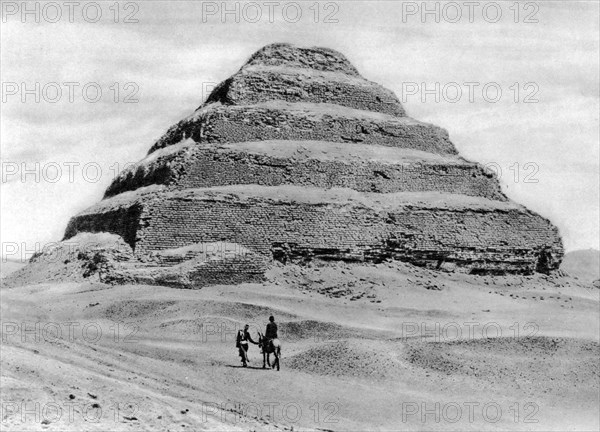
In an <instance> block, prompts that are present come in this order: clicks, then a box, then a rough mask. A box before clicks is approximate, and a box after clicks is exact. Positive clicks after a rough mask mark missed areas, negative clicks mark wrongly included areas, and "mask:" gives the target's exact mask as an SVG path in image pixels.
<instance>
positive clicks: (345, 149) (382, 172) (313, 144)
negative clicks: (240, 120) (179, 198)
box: [105, 140, 506, 201]
mask: <svg viewBox="0 0 600 432" xmlns="http://www.w3.org/2000/svg"><path fill="white" fill-rule="evenodd" d="M152 184H162V185H166V186H170V187H172V188H174V189H188V188H202V187H212V186H227V185H235V184H259V185H265V186H278V185H285V184H291V185H299V186H309V187H319V188H323V189H329V188H334V187H341V188H350V189H354V190H357V191H363V192H383V193H387V192H422V191H440V192H448V193H455V194H463V195H470V196H481V197H485V198H489V199H496V200H501V201H504V200H506V197H505V196H504V195H503V193H502V191H501V189H500V185H499V182H498V179H497V178H496V177H495V176H494V175H493V173H491V172H489V171H487V170H485V169H484V168H483V167H481V166H480V165H478V164H475V163H471V162H467V161H465V160H464V159H462V158H459V157H456V156H439V155H436V154H432V153H425V152H421V151H418V150H410V149H402V148H394V147H383V146H378V145H365V144H354V145H352V146H348V145H347V144H343V143H331V142H322V141H257V142H246V143H235V144H218V145H214V144H196V143H194V142H193V141H191V140H188V141H184V142H182V143H180V144H176V145H173V146H169V147H166V148H163V149H161V150H158V151H156V152H154V153H152V154H150V155H149V156H147V157H146V158H145V159H143V160H142V161H140V162H139V163H137V164H136V165H133V166H131V167H130V168H128V169H127V170H125V171H123V172H122V173H121V174H120V175H119V176H118V177H117V178H116V179H115V180H114V181H113V183H112V184H111V186H110V187H109V188H108V190H107V191H106V195H105V196H106V197H110V196H113V195H116V194H118V193H121V192H125V191H129V190H135V189H137V188H138V187H142V186H149V185H152Z"/></svg>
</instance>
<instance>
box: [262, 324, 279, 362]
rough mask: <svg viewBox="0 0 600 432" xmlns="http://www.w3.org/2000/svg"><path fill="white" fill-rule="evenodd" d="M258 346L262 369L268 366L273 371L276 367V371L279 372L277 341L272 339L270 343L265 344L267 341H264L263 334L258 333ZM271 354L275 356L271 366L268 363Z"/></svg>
mask: <svg viewBox="0 0 600 432" xmlns="http://www.w3.org/2000/svg"><path fill="white" fill-rule="evenodd" d="M258 346H259V347H260V348H261V350H262V353H263V369H266V367H267V366H266V365H269V367H271V368H273V369H274V368H275V366H277V370H279V359H280V358H281V342H279V339H273V340H272V341H271V343H267V339H265V337H264V336H263V334H262V333H261V332H258ZM271 354H274V355H275V361H274V362H273V365H271V362H270V361H269V360H270V359H269V357H270V356H271Z"/></svg>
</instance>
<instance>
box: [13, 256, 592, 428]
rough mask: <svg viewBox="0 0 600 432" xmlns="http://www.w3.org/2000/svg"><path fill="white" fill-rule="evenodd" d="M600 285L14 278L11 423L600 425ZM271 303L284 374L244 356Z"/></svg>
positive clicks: (546, 280)
mask: <svg viewBox="0 0 600 432" xmlns="http://www.w3.org/2000/svg"><path fill="white" fill-rule="evenodd" d="M599 294H600V290H598V289H597V288H594V287H593V285H591V284H589V283H587V282H582V281H580V280H578V279H576V278H575V277H570V276H568V275H565V274H562V275H558V274H557V275H552V276H545V275H535V276H505V277H491V276H470V275H464V274H462V275H461V274H447V273H438V272H434V271H429V270H425V269H422V268H418V267H413V266H410V265H405V264H399V263H383V264H371V265H351V264H342V263H330V264H326V265H324V266H319V267H316V266H308V267H299V266H295V265H288V266H285V267H283V266H281V267H274V268H273V269H271V270H270V271H269V273H268V278H267V280H266V281H265V282H264V283H262V284H242V285H237V286H227V285H218V286H209V287H205V288H202V289H199V290H184V289H175V288H167V287H160V286H141V285H128V286H110V285H104V284H101V283H98V282H95V281H93V280H92V281H84V282H52V283H46V284H37V285H25V286H20V287H6V286H4V287H3V288H2V291H1V306H2V309H1V311H2V356H1V365H2V375H1V380H2V382H1V384H2V430H6V431H16V430H19V431H21V430H22V431H37V430H56V431H58V430H60V431H64V430H69V431H70V430H72V431H81V430H86V431H96V430H97V431H106V430H111V431H112V430H115V431H138V430H149V431H150V430H157V431H158V430H160V431H190V430H246V431H248V430H292V429H293V430H334V431H337V430H350V431H359V430H515V431H522V430H540V431H542V430H543V431H548V430H561V431H562V430H598V428H599V427H600V421H599V415H600V413H599V408H598V407H599V406H600V403H599V402H600V401H599V389H600V386H599V379H600V376H599V365H598V358H599V353H600V348H599V347H600V345H599V343H598V340H599V328H600V322H599V314H598V305H599ZM271 314H273V315H274V316H275V318H276V321H277V323H278V325H279V336H280V339H281V342H282V344H283V349H282V356H283V358H282V360H281V371H279V372H277V371H274V370H272V369H262V356H261V355H260V353H259V350H258V348H257V347H256V346H255V345H251V346H250V359H251V363H250V367H249V368H243V367H241V363H240V359H239V357H238V355H237V350H236V348H235V331H236V330H237V329H240V328H241V327H242V326H243V325H244V324H246V323H248V324H250V331H251V334H252V335H253V337H256V334H257V331H259V330H260V331H263V332H264V326H265V324H266V322H267V319H268V316H269V315H271Z"/></svg>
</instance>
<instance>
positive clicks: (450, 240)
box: [65, 44, 563, 274]
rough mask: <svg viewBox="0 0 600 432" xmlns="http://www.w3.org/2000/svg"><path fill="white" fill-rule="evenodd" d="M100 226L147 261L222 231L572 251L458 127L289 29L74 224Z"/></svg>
mask: <svg viewBox="0 0 600 432" xmlns="http://www.w3.org/2000/svg"><path fill="white" fill-rule="evenodd" d="M98 232H108V233H111V234H116V235H118V236H120V237H122V239H123V240H124V241H125V242H126V243H128V244H129V245H130V246H131V247H132V249H133V251H134V254H135V256H136V257H138V259H140V260H141V261H144V260H146V261H148V260H150V258H149V257H153V256H154V257H156V256H158V255H161V254H163V255H164V254H168V253H169V252H168V251H171V250H179V249H181V248H186V247H187V248H193V247H194V245H202V244H215V243H223V244H234V245H239V247H240V248H241V249H243V250H245V251H251V253H252V254H256V255H257V256H261V257H264V258H265V259H266V260H277V261H280V262H283V263H288V262H297V263H304V262H307V261H314V262H322V260H345V261H357V262H381V261H383V260H389V259H392V260H400V261H406V262H410V263H413V264H416V265H420V266H426V267H429V268H435V269H443V270H448V271H462V272H469V273H475V274H486V273H488V274H504V273H522V274H529V273H532V272H535V271H539V272H548V271H550V270H553V269H556V268H558V265H559V264H560V261H561V258H562V256H563V247H562V241H561V238H560V236H559V234H558V230H557V229H556V227H554V226H553V225H552V224H551V223H550V222H549V221H548V220H546V219H544V218H543V217H541V216H539V215H537V214H535V213H533V212H532V211H530V210H528V209H526V208H524V207H523V206H521V205H518V204H516V203H514V202H512V201H510V200H509V199H508V198H507V197H506V196H505V195H504V194H503V193H502V191H501V188H500V184H499V181H498V179H497V178H496V176H495V175H494V174H493V173H492V172H490V171H488V170H486V169H485V168H484V167H482V166H481V165H479V164H477V163H474V162H470V161H467V160H465V159H464V158H462V157H460V156H459V155H458V152H457V150H456V148H455V147H454V145H453V144H452V142H451V141H450V139H449V136H448V132H447V131H446V130H444V129H442V128H440V127H437V126H435V125H432V124H428V123H423V122H420V121H417V120H415V119H412V118H410V117H408V116H407V115H406V112H405V110H404V108H403V107H402V104H401V103H400V101H399V100H398V98H397V97H396V96H395V95H394V93H393V92H391V91H390V90H387V89H385V88H383V87H382V86H380V85H378V84H376V83H373V82H370V81H368V80H366V79H365V78H363V77H362V76H360V74H359V73H358V71H357V70H356V69H355V68H354V66H352V64H350V62H349V61H348V60H347V59H346V58H345V57H344V56H343V55H342V54H340V53H339V52H336V51H333V50H330V49H326V48H300V47H296V46H292V45H289V44H273V45H268V46H266V47H264V48H262V49H260V50H259V51H257V52H256V53H255V54H254V55H252V57H250V59H249V60H248V61H247V62H246V63H245V64H244V65H243V66H242V68H241V69H240V70H239V71H238V72H237V73H236V74H234V75H233V76H232V77H230V78H229V79H227V80H225V81H223V82H222V83H221V84H220V85H218V86H217V87H216V88H215V89H214V91H213V92H212V93H211V94H210V96H209V97H208V99H207V100H206V102H204V103H203V104H202V105H201V106H200V107H199V108H198V109H197V110H196V111H195V112H194V113H192V114H191V115H190V116H189V117H187V118H184V119H183V120H181V121H180V122H179V123H177V124H175V125H173V126H172V127H171V128H170V129H168V131H167V132H166V133H165V134H164V135H163V136H162V137H161V138H160V139H159V140H158V141H157V142H156V143H155V144H154V145H153V146H152V147H151V149H150V152H149V153H148V155H147V156H146V158H145V159H143V160H142V161H140V162H139V163H137V164H136V165H135V166H132V167H130V168H128V169H126V170H125V171H123V172H122V173H121V174H120V175H119V176H118V178H116V179H115V180H114V182H113V183H112V184H111V185H110V187H109V188H108V189H107V191H106V194H105V197H104V199H103V200H102V201H101V202H99V203H98V204H96V205H94V206H93V207H91V208H89V209H87V210H85V211H83V212H82V213H80V214H78V215H76V216H75V217H73V218H72V219H71V221H70V222H69V225H68V227H67V230H66V233H65V239H69V238H71V237H73V236H75V235H77V234H78V233H98ZM157 254H158V255H157Z"/></svg>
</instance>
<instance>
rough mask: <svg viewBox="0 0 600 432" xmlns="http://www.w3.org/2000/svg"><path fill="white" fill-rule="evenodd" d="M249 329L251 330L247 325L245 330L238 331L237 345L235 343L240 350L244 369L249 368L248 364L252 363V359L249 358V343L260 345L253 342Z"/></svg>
mask: <svg viewBox="0 0 600 432" xmlns="http://www.w3.org/2000/svg"><path fill="white" fill-rule="evenodd" d="M249 328H250V326H249V325H248V324H246V325H245V326H244V330H239V331H238V334H237V338H236V343H235V346H236V348H238V350H239V355H240V357H241V359H242V365H243V366H244V367H247V366H248V362H250V359H249V358H248V342H249V341H250V342H252V343H253V344H254V345H258V342H254V341H253V340H252V336H250V333H249V332H248V329H249Z"/></svg>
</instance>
